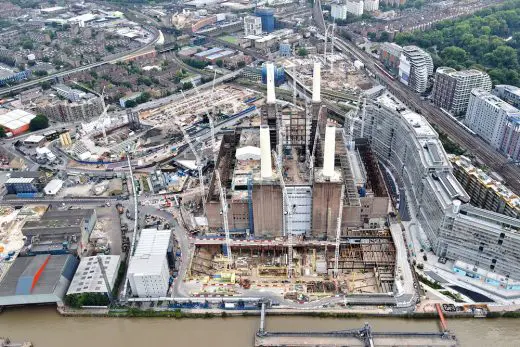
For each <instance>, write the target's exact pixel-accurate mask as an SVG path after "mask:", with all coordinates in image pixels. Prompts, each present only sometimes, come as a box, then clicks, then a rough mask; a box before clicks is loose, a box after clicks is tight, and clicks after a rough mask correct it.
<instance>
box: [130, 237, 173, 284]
mask: <svg viewBox="0 0 520 347" xmlns="http://www.w3.org/2000/svg"><path fill="white" fill-rule="evenodd" d="M170 235H171V232H170V230H157V229H143V231H141V236H140V237H139V241H138V243H137V248H136V250H135V253H134V255H133V256H132V258H131V259H130V266H129V267H128V272H129V273H133V274H136V273H146V274H159V273H161V270H162V265H163V260H164V259H165V258H166V251H167V250H168V245H169V244H170Z"/></svg>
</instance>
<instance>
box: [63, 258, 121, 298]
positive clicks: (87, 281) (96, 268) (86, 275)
mask: <svg viewBox="0 0 520 347" xmlns="http://www.w3.org/2000/svg"><path fill="white" fill-rule="evenodd" d="M98 257H99V258H100V260H101V264H102V266H103V267H104V268H105V273H106V276H107V280H108V285H109V286H110V289H111V290H112V289H113V288H114V284H115V282H116V278H117V273H118V270H119V266H120V264H121V257H120V256H119V255H104V254H103V255H97V256H94V257H84V258H82V259H81V261H80V263H79V266H78V269H77V270H76V274H75V275H74V278H73V279H72V282H71V284H70V286H69V290H68V291H67V295H70V294H83V293H105V294H106V293H107V287H106V284H105V280H104V278H103V272H102V271H101V268H100V264H99V260H98Z"/></svg>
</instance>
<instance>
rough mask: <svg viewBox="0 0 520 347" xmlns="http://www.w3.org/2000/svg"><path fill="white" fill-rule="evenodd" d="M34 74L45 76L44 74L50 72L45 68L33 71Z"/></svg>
mask: <svg viewBox="0 0 520 347" xmlns="http://www.w3.org/2000/svg"><path fill="white" fill-rule="evenodd" d="M32 74H33V75H34V76H37V77H43V76H47V75H48V74H49V73H48V72H47V71H45V70H36V71H33V72H32Z"/></svg>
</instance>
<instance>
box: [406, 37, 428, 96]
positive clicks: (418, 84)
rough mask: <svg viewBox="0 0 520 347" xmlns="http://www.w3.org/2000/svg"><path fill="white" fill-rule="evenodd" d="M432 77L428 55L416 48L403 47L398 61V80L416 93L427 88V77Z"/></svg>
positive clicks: (422, 91)
mask: <svg viewBox="0 0 520 347" xmlns="http://www.w3.org/2000/svg"><path fill="white" fill-rule="evenodd" d="M431 75H433V60H432V57H431V55H430V54H428V53H427V52H425V51H424V50H422V49H421V48H419V47H417V46H404V47H403V51H402V53H401V57H400V61H399V80H400V81H401V83H403V84H405V85H407V86H409V87H410V88H412V89H413V90H415V91H416V92H417V93H424V92H425V91H426V89H427V88H428V77H429V76H431Z"/></svg>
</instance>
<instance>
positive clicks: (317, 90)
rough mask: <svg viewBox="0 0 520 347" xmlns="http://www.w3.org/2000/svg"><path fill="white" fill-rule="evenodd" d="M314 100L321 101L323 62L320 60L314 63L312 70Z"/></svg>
mask: <svg viewBox="0 0 520 347" xmlns="http://www.w3.org/2000/svg"><path fill="white" fill-rule="evenodd" d="M268 76H269V75H268ZM312 102H313V103H317V104H319V103H320V102H321V64H320V63H318V62H315V63H314V70H313V72H312Z"/></svg>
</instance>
